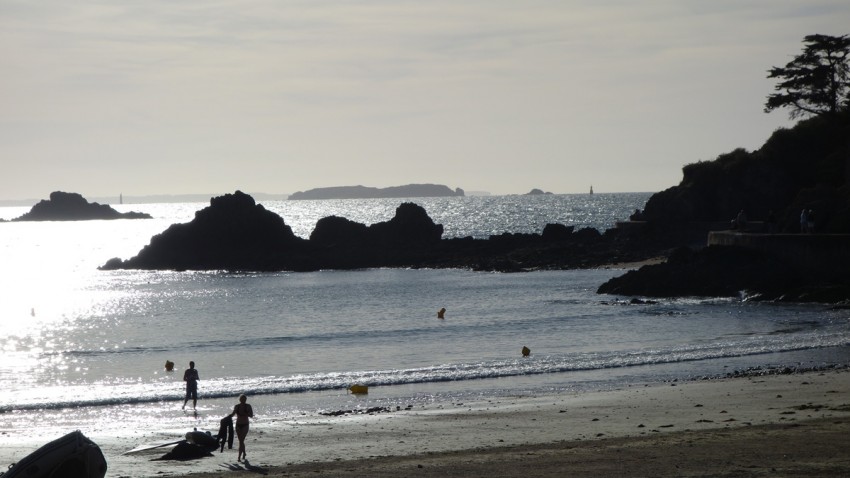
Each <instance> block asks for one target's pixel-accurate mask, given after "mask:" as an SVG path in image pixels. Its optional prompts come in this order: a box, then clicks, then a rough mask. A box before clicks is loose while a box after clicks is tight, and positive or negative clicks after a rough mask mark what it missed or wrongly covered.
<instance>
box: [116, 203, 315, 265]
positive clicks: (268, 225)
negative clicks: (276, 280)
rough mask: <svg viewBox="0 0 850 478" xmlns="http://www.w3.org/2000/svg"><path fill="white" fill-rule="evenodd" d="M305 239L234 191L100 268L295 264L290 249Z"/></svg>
mask: <svg viewBox="0 0 850 478" xmlns="http://www.w3.org/2000/svg"><path fill="white" fill-rule="evenodd" d="M302 242H304V240H303V239H300V238H298V237H297V236H295V234H293V233H292V229H291V228H290V227H289V226H287V225H286V224H285V223H284V221H283V219H282V218H281V217H280V216H278V215H277V214H275V213H273V212H270V211H268V210H266V209H265V208H264V207H263V206H262V205H260V204H257V203H256V202H255V201H254V199H253V198H252V197H251V196H248V195H247V194H244V193H242V192H240V191H236V192H235V193H234V194H226V195H224V196H220V197H216V198H213V199H212V200H210V205H209V207H207V208H204V209H202V210H200V211H198V212H196V213H195V218H194V219H193V220H192V221H191V222H189V223H186V224H174V225H172V226H170V227H169V228H168V229H166V230H165V231H164V232H162V233H161V234H158V235H156V236H154V237H153V238H151V242H150V244H148V245H147V246H145V247H144V248H143V249H142V250H141V251H140V252H139V254H138V255H137V256H135V257H133V258H131V259H128V260H126V261H122V260H120V259H112V260H110V261H109V262H107V263H106V264H105V265H104V266H103V267H102V268H103V269H173V270H187V269H191V270H254V271H271V270H283V269H298V267H297V264H295V263H291V262H287V261H286V260H285V259H286V257H287V255H286V254H285V253H286V252H287V251H288V250H289V249H293V250H297V249H299V247H300V246H301V245H302V244H301V243H302Z"/></svg>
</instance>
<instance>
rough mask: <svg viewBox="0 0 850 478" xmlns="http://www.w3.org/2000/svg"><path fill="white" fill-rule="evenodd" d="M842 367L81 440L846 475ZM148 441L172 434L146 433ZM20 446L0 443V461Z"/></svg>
mask: <svg viewBox="0 0 850 478" xmlns="http://www.w3.org/2000/svg"><path fill="white" fill-rule="evenodd" d="M849 392H850V371H848V370H847V369H841V370H829V371H823V372H808V373H794V374H787V375H769V376H752V377H742V378H730V379H717V380H703V381H692V382H674V383H665V384H655V385H646V386H632V387H629V388H625V389H620V390H612V391H604V392H593V393H562V394H553V395H547V396H542V397H529V396H517V397H515V398H511V399H505V400H499V401H496V400H493V401H487V402H480V403H455V404H451V406H443V407H439V406H436V405H434V406H431V407H429V406H422V407H420V408H410V409H400V410H389V411H380V412H375V413H371V414H369V413H348V414H342V415H339V416H304V417H302V418H299V419H297V420H275V419H272V418H267V417H262V411H261V410H257V412H258V417H257V419H256V420H255V421H254V423H253V424H252V429H251V432H250V435H249V437H248V442H247V443H248V445H247V450H248V458H249V461H248V462H247V463H239V462H237V461H236V449H235V447H234V449H232V450H230V449H225V450H224V452H223V453H219V452H215V453H214V454H213V456H212V457H206V458H200V459H195V460H188V461H160V460H154V459H155V458H158V457H161V456H162V455H163V454H164V453H165V452H166V451H168V450H169V449H170V447H163V448H159V449H154V450H149V451H146V452H142V453H138V454H132V455H122V453H123V452H124V451H127V450H129V449H131V448H133V447H135V446H137V445H138V444H139V438H138V437H136V438H133V437H124V438H116V439H110V438H108V437H98V436H96V434H94V436H92V438H93V439H95V441H96V442H98V444H99V445H100V446H101V449H102V450H103V452H104V454H105V455H106V457H107V460H108V463H109V472H108V474H107V476H110V477H133V478H135V477H154V476H157V477H162V476H187V475H188V476H199V477H204V478H212V477H233V476H238V475H244V476H250V475H255V474H260V475H267V476H287V477H295V476H326V477H335V476H352V475H354V476H426V477H428V476H493V475H499V476H564V475H566V474H569V475H570V476H842V475H843V476H848V475H850V453H848V452H847V450H848V446H850V398H848V397H849V396H848V393H849ZM144 438H145V440H146V441H157V440H163V441H167V440H168V439H173V438H174V436H173V435H167V434H165V433H163V434H162V435H161V436H147V437H144ZM29 451H32V450H26V451H25V450H24V449H22V448H19V449H16V447H10V446H7V445H5V444H4V446H3V448H2V452H0V459H2V460H3V461H4V462H6V463H11V462H12V461H14V457H15V456H18V457H21V456H24V455H25V454H27V453H28V452H29Z"/></svg>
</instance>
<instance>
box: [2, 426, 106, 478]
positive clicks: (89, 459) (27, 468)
mask: <svg viewBox="0 0 850 478" xmlns="http://www.w3.org/2000/svg"><path fill="white" fill-rule="evenodd" d="M104 476H106V458H104V456H103V452H102V451H100V447H99V446H97V444H96V443H95V442H93V441H91V440H89V439H88V438H86V437H85V435H83V434H82V433H81V432H80V431H79V430H77V431H74V432H71V433H69V434H67V435H65V436H63V437H61V438H57V439H56V440H53V441H52V442H50V443H48V444H46V445H44V446H42V447H41V448H39V449H38V450H36V451H34V452H32V453H30V454H29V455H27V456H26V457H24V458H23V459H22V460H20V461H19V462H17V463H15V464H14V465H12V466H11V467H9V469H8V470H7V471H6V472H4V473H0V477H2V478H23V477H26V478H42V477H44V478H59V477H62V478H64V477H73V478H103V477H104Z"/></svg>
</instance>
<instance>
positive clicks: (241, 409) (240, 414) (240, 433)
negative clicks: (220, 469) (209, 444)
mask: <svg viewBox="0 0 850 478" xmlns="http://www.w3.org/2000/svg"><path fill="white" fill-rule="evenodd" d="M233 415H236V438H238V439H239V455H238V456H237V458H236V459H237V460H238V461H242V460H245V461H248V457H247V456H246V455H245V437H246V436H248V428H249V427H248V424H249V420H248V419H249V418H251V417H253V416H254V409H253V408H251V405H249V404H248V397H247V396H246V395H245V394H244V393H243V394H242V395H239V403H238V404H237V405H236V406H235V407H233V412H232V413H231V414H230V415H228V417H232V416H233Z"/></svg>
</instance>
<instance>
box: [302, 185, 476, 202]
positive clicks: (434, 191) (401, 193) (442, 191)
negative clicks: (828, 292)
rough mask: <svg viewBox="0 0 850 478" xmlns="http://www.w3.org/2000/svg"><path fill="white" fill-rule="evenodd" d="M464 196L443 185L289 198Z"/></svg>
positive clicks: (319, 191)
mask: <svg viewBox="0 0 850 478" xmlns="http://www.w3.org/2000/svg"><path fill="white" fill-rule="evenodd" d="M458 196H464V192H463V189H461V188H456V189H454V190H452V189H451V188H449V187H448V186H444V185H442V184H407V185H404V186H393V187H388V188H373V187H366V186H336V187H328V188H315V189H309V190H307V191H298V192H296V193H294V194H292V195H290V196H289V199H290V200H302V199H374V198H416V197H458Z"/></svg>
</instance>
